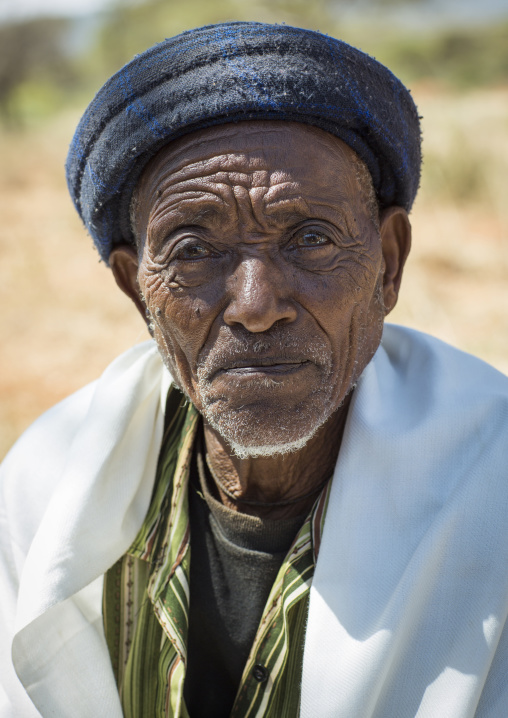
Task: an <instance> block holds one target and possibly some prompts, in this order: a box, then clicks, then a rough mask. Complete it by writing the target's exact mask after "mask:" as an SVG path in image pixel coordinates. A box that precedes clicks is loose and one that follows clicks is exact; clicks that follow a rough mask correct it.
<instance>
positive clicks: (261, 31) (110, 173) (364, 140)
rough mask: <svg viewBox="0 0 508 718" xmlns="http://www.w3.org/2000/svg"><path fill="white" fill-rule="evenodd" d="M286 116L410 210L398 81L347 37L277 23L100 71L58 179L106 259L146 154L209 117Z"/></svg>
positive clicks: (187, 40)
mask: <svg viewBox="0 0 508 718" xmlns="http://www.w3.org/2000/svg"><path fill="white" fill-rule="evenodd" d="M253 119H254V120H256V119H259V120H289V121H295V122H303V123H305V124H309V125H315V126H316V127H320V128H321V129H323V130H326V131H328V132H330V133H331V134H333V135H335V136H336V137H339V138H340V139H341V140H343V141H344V142H345V143H346V144H348V145H349V146H350V147H351V148H352V149H353V150H355V152H356V153H357V154H358V155H359V157H361V159H362V160H363V161H364V162H365V164H366V165H367V167H368V169H369V171H370V174H371V176H372V180H373V183H374V188H375V190H376V194H377V197H378V200H379V202H380V204H381V205H382V206H389V205H394V204H396V205H400V206H402V207H405V208H406V209H407V210H409V209H410V208H411V205H412V203H413V200H414V198H415V195H416V192H417V189H418V184H419V180H420V165H421V154H420V126H419V119H418V113H417V110H416V107H415V104H414V102H413V100H412V98H411V95H410V94H409V91H408V90H407V89H406V88H405V87H404V85H403V84H402V83H401V82H400V81H399V80H398V79H397V78H396V77H395V76H394V75H393V74H392V73H391V72H390V71H389V70H388V69H387V68H386V67H384V66H383V65H381V64H380V63H379V62H377V61H376V60H374V59H373V58H371V57H369V56H368V55H366V54H365V53H363V52H361V51H360V50H357V49H356V48H354V47H351V46H350V45H347V44H346V43H344V42H342V41H340V40H335V39H334V38H331V37H328V36H327V35H323V34H321V33H319V32H313V31H310V30H302V29H300V28H294V27H288V26H286V25H265V24H261V23H253V22H232V23H225V24H221V25H210V26H208V27H203V28H200V29H197V30H190V31H188V32H184V33H182V34H181V35H178V36H177V37H173V38H170V39H168V40H164V41H163V42H161V43H159V44H158V45H155V46H154V47H152V48H150V49H149V50H147V51H146V52H144V53H142V54H141V55H137V56H136V57H135V58H134V59H133V60H132V61H131V62H129V63H128V64H127V65H125V67H123V68H122V69H121V70H120V71H119V72H117V73H116V74H115V75H113V77H112V78H110V79H109V80H108V81H107V82H106V84H105V85H104V87H102V89H101V90H99V92H98V93H97V95H96V96H95V98H94V99H93V100H92V102H91V103H90V105H89V106H88V108H87V110H86V111H85V114H84V115H83V117H82V119H81V121H80V123H79V125H78V128H77V130H76V133H75V135H74V139H73V140H72V143H71V146H70V150H69V155H68V158H67V165H66V170H67V182H68V185H69V190H70V193H71V196H72V198H73V201H74V203H75V205H76V209H77V210H78V212H79V214H80V216H81V219H82V220H83V222H84V224H85V226H86V228H87V229H88V231H89V232H90V234H91V236H92V237H93V240H94V242H95V244H96V246H97V249H98V250H99V253H100V255H101V257H102V259H104V260H105V261H106V262H107V261H108V258H109V254H110V252H111V249H112V247H113V246H114V245H115V244H119V243H122V242H128V243H129V242H130V243H133V242H134V239H133V236H132V231H131V227H130V221H129V204H130V200H131V197H132V193H133V190H134V187H135V186H136V183H137V181H138V179H139V176H140V174H141V172H142V170H143V168H144V167H145V166H146V164H147V162H148V161H149V159H150V158H151V157H152V156H153V155H154V154H155V153H156V152H157V151H158V150H159V149H160V148H161V147H162V146H163V145H165V144H167V143H168V142H171V140H174V139H176V138H177V137H181V136H182V135H184V134H188V133H189V132H193V131H195V130H198V129H202V128H204V127H210V126H212V125H220V124H226V123H229V122H240V121H242V120H253Z"/></svg>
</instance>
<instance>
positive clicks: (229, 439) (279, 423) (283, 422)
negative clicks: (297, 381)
mask: <svg viewBox="0 0 508 718" xmlns="http://www.w3.org/2000/svg"><path fill="white" fill-rule="evenodd" d="M228 404H229V402H227V401H226V402H224V403H223V402H214V403H212V404H208V405H206V404H205V406H204V407H203V409H202V412H201V413H202V414H203V416H204V418H205V419H206V421H207V422H208V423H209V424H210V426H211V427H212V428H213V429H214V430H215V431H216V432H217V433H218V434H219V435H220V436H221V437H222V438H223V439H224V440H225V441H226V443H227V444H228V445H229V446H230V447H231V449H232V451H233V452H234V453H235V454H236V455H237V456H238V457H239V458H241V459H244V458H249V457H256V456H276V455H281V454H288V453H292V452H297V451H300V450H301V449H303V447H304V446H305V445H306V444H307V443H308V442H309V441H310V440H311V439H312V438H313V437H314V436H315V434H316V433H317V431H318V430H319V429H320V428H321V427H322V426H323V424H325V422H326V421H327V420H328V419H329V418H330V416H331V415H332V414H333V413H334V411H335V410H336V409H337V408H338V407H337V406H336V405H335V404H334V403H332V401H331V397H330V396H327V397H326V396H323V393H322V392H318V393H317V394H316V395H314V396H313V397H311V398H309V399H308V400H307V401H304V402H301V403H300V404H297V405H293V406H280V405H275V406H274V405H273V404H272V403H271V402H268V403H266V404H265V403H264V402H260V403H259V404H256V405H250V406H249V405H247V406H245V405H243V406H241V407H240V408H238V409H234V408H232V407H230V406H228Z"/></svg>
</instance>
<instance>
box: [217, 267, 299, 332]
mask: <svg viewBox="0 0 508 718" xmlns="http://www.w3.org/2000/svg"><path fill="white" fill-rule="evenodd" d="M228 284H229V290H230V291H229V295H230V297H231V299H230V301H229V304H228V306H227V307H226V310H225V311H224V321H225V322H226V324H228V325H229V326H232V325H234V324H241V325H243V326H244V327H245V329H247V330H248V331H249V332H266V331H268V329H270V328H271V327H273V325H274V324H275V323H276V322H283V323H288V322H292V321H294V320H295V319H296V316H297V309H296V306H295V304H294V303H293V302H292V301H291V300H290V299H288V287H287V281H286V278H285V277H284V276H283V274H282V273H281V272H280V271H279V270H277V269H276V268H275V267H274V266H273V265H272V264H271V262H270V260H269V259H260V258H256V257H249V258H248V259H244V260H243V261H241V262H240V263H239V264H238V266H237V267H236V271H235V273H234V274H233V275H232V276H231V278H230V282H229V283H228Z"/></svg>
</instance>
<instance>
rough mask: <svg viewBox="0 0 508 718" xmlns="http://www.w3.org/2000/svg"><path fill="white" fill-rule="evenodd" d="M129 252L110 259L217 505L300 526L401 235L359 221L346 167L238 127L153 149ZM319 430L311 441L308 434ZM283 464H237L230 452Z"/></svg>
mask: <svg viewBox="0 0 508 718" xmlns="http://www.w3.org/2000/svg"><path fill="white" fill-rule="evenodd" d="M136 230H137V235H138V239H139V248H138V252H136V251H135V250H134V249H133V248H132V247H130V246H127V245H121V246H118V247H116V248H115V249H114V250H113V252H112V254H111V257H110V263H111V268H112V271H113V274H114V276H115V279H116V281H117V283H118V285H119V286H120V288H121V289H122V290H123V291H124V292H125V293H126V294H127V295H128V296H129V297H130V298H131V299H132V301H133V302H134V303H135V305H136V306H137V308H138V310H139V311H140V312H141V313H142V315H143V316H146V312H147V309H148V314H149V317H150V319H151V322H152V331H153V334H154V337H155V339H156V341H157V344H158V346H159V350H160V352H161V354H162V356H163V358H164V361H165V363H166V365H167V366H168V368H169V369H170V371H171V373H172V375H173V377H174V378H175V379H176V380H177V382H178V384H179V385H180V387H181V388H182V389H183V390H184V391H185V393H186V394H187V395H188V396H189V397H190V399H191V400H192V402H193V403H194V404H195V406H196V407H197V409H198V410H199V411H201V412H202V413H203V414H204V433H205V442H206V451H207V454H208V460H209V463H210V465H211V467H212V470H213V473H214V475H215V476H217V477H218V479H219V481H220V482H221V483H222V484H223V485H224V486H226V487H227V489H228V491H229V492H232V493H233V495H234V496H235V500H231V499H230V498H228V497H227V496H226V495H225V494H224V493H223V492H222V491H221V490H220V489H218V494H219V496H220V498H221V500H222V501H223V502H224V504H226V505H228V506H230V507H231V508H233V509H235V510H239V511H244V512H247V513H252V514H256V515H260V516H263V517H270V518H274V519H276V518H284V517H290V516H296V515H300V514H302V513H303V512H305V511H306V510H307V509H308V508H309V506H310V505H312V503H313V501H314V500H315V495H314V496H311V497H309V498H308V499H304V500H302V501H299V502H297V503H294V504H291V505H288V506H283V507H271V506H266V507H254V506H248V505H247V504H243V503H242V499H254V500H257V501H262V502H266V503H273V502H278V501H283V500H288V499H294V498H298V497H301V496H303V495H304V494H307V493H308V492H310V491H312V490H314V489H316V488H317V487H318V486H320V485H321V484H322V482H323V479H326V477H328V476H331V475H332V473H333V469H334V466H335V463H336V460H337V455H338V452H339V448H340V442H341V439H342V434H343V430H344V425H345V421H346V417H347V411H348V408H349V403H350V397H351V393H350V392H351V390H352V387H353V385H354V383H355V382H356V380H357V379H358V378H359V376H360V374H361V373H362V371H363V369H364V368H365V366H366V365H367V364H368V362H369V361H370V360H371V358H372V356H373V355H374V353H375V351H376V349H377V347H378V345H379V342H380V339H381V332H382V324H383V320H384V317H385V316H386V315H387V314H388V313H389V312H390V311H391V310H392V309H393V307H394V306H395V304H396V302H397V297H398V292H399V287H400V282H401V276H402V269H403V267H404V263H405V260H406V258H407V255H408V252H409V248H410V240H411V230H410V225H409V221H408V218H407V214H406V212H405V210H403V209H402V208H400V207H390V208H388V209H385V210H383V211H382V212H381V215H380V217H379V223H378V222H377V221H376V218H373V216H372V211H371V209H370V208H369V206H368V202H367V197H366V193H365V191H364V188H363V187H362V185H361V184H360V182H359V179H358V173H357V168H356V164H355V155H354V152H353V151H352V150H351V149H350V148H349V147H348V146H347V145H345V144H344V143H343V142H341V141H340V140H338V139H337V138H335V137H333V136H332V135H330V134H328V133H326V132H324V131H322V130H319V129H317V128H313V127H309V126H306V125H301V124H298V123H286V122H265V121H263V122H261V121H256V122H254V121H253V122H243V123H238V124H236V125H222V126H219V127H216V128H211V129H207V130H202V131H199V132H196V133H193V134H191V135H188V136H186V137H184V138H182V139H181V140H178V141H176V142H173V143H171V144H170V145H168V146H167V147H165V148H163V149H162V150H161V151H160V152H159V154H158V155H157V156H156V157H155V158H154V159H153V160H152V161H151V162H150V164H149V165H148V167H147V168H146V170H145V171H144V173H143V175H142V178H141V180H140V183H139V186H138V195H137V210H136ZM318 427H319V428H318ZM313 431H314V434H313V435H312V436H311V438H310V439H308V440H307V442H306V443H304V445H302V446H298V448H297V449H296V450H294V451H292V452H291V453H286V454H284V455H281V454H278V453H275V454H273V455H269V456H249V457H247V458H240V457H239V456H238V455H237V454H235V453H234V451H233V450H232V448H231V446H232V445H234V442H237V443H238V444H240V445H245V444H249V445H250V444H254V445H255V446H266V445H267V444H269V445H273V444H275V445H282V444H288V443H295V442H299V441H300V440H301V439H302V437H308V435H309V434H310V433H312V432H313Z"/></svg>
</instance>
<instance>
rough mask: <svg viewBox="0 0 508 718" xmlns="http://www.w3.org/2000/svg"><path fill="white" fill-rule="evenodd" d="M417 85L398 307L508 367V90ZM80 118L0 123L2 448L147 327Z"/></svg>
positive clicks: (404, 318) (397, 315) (398, 312)
mask: <svg viewBox="0 0 508 718" xmlns="http://www.w3.org/2000/svg"><path fill="white" fill-rule="evenodd" d="M414 94H415V97H416V100H417V102H418V104H419V107H420V110H421V112H422V114H423V115H424V117H425V119H424V147H426V158H427V159H426V162H425V172H424V177H423V181H422V191H421V197H420V198H419V200H418V201H417V204H416V207H415V209H414V212H413V213H412V215H411V218H412V223H413V228H414V233H413V250H412V254H411V257H410V260H409V263H408V265H407V269H406V272H405V275H404V280H403V288H402V293H401V297H400V301H399V305H398V306H397V307H396V309H395V311H394V312H393V314H392V315H391V317H390V318H391V320H392V321H395V322H398V323H401V324H407V325H410V326H413V327H415V328H417V329H421V330H423V331H428V332H430V333H432V334H435V335H436V336H438V337H440V338H442V339H444V340H445V341H448V342H450V343H452V344H454V345H455V346H458V347H460V348H462V349H464V350H466V351H470V352H472V353H474V354H477V355H478V356H480V357H482V358H483V359H485V360H486V361H489V362H491V363H492V364H494V365H495V366H496V367H497V368H499V369H500V370H502V371H504V372H508V207H507V204H508V202H507V199H506V198H507V197H508V89H506V88H498V89H496V90H490V91H483V92H476V93H472V94H469V95H465V96H451V95H447V94H444V93H442V92H437V91H435V90H434V89H429V88H424V87H422V88H421V89H420V91H418V88H417V89H416V91H415V93H414ZM78 119H79V118H78V117H77V115H75V114H73V113H68V114H64V115H61V116H59V117H58V118H56V119H54V120H52V121H51V122H50V123H48V124H46V125H45V126H44V127H41V128H39V129H37V130H32V131H30V132H26V133H19V134H3V135H1V136H0V157H1V162H0V258H1V265H0V267H1V269H0V272H1V275H0V276H1V281H0V302H1V307H2V312H1V314H0V329H1V336H2V338H3V341H2V347H1V352H0V397H1V402H0V457H1V456H3V455H4V454H5V453H6V451H7V450H8V449H9V447H10V446H11V444H12V443H13V442H14V441H15V439H16V438H17V437H18V436H19V434H20V433H21V432H22V431H23V430H24V429H25V428H26V427H27V426H28V425H29V424H30V423H31V422H32V421H33V420H34V419H35V418H36V417H37V416H38V415H40V414H41V413H42V412H43V411H45V410H46V409H47V408H49V407H50V406H51V405H53V404H54V403H56V402H57V401H59V400H60V399H62V398H63V397H65V396H67V395H68V394H69V393H71V392H72V391H75V390H76V389H78V388H79V387H81V386H83V385H84V384H85V383H87V382H89V381H92V380H94V379H96V378H97V377H98V376H99V375H100V373H101V372H102V370H103V369H104V368H105V367H106V366H107V364H108V363H109V362H110V361H112V359H114V357H115V356H117V355H118V354H119V353H120V352H122V351H124V350H125V349H127V348H128V347H129V346H131V345H133V344H135V343H137V342H139V341H143V340H144V339H146V338H148V333H147V331H146V328H145V326H144V323H143V321H142V319H141V318H140V317H139V316H138V315H137V314H136V312H135V310H134V308H133V307H132V306H131V305H130V302H129V301H128V300H127V299H126V298H125V297H124V296H123V294H122V293H121V292H120V291H119V290H118V289H117V287H116V285H115V283H114V281H113V279H112V276H111V274H110V272H109V270H108V269H107V267H105V266H104V264H102V263H100V262H99V261H98V256H97V253H96V252H95V250H94V249H93V247H92V243H91V240H90V238H89V237H88V236H87V235H86V233H85V231H84V229H83V227H82V226H81V224H80V221H79V219H78V217H77V215H76V213H75V210H74V208H73V206H72V203H71V200H70V199H69V196H68V193H67V188H66V186H65V178H64V170H63V165H64V161H65V155H66V151H67V145H68V143H69V141H70V139H71V136H72V132H73V129H74V127H75V125H76V123H77V120H78Z"/></svg>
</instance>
